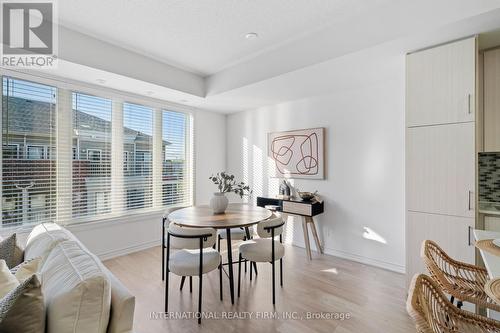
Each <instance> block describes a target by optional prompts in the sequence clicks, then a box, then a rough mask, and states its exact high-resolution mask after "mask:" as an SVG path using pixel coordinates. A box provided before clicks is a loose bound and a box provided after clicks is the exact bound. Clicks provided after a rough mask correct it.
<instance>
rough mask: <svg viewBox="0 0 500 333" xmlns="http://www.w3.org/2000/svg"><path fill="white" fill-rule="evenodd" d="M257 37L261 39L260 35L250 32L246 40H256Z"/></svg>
mask: <svg viewBox="0 0 500 333" xmlns="http://www.w3.org/2000/svg"><path fill="white" fill-rule="evenodd" d="M257 37H259V34H258V33H256V32H249V33H247V34H246V35H245V38H246V39H256V38H257Z"/></svg>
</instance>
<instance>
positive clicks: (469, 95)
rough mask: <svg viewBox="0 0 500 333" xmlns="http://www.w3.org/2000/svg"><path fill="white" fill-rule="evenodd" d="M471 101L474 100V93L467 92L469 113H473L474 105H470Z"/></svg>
mask: <svg viewBox="0 0 500 333" xmlns="http://www.w3.org/2000/svg"><path fill="white" fill-rule="evenodd" d="M471 101H472V95H471V94H467V114H472V107H471V105H470V103H471Z"/></svg>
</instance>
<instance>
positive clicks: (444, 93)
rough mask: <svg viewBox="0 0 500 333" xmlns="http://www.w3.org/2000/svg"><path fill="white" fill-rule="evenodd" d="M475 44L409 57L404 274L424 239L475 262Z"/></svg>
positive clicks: (414, 264) (414, 269) (416, 266)
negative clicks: (472, 233)
mask: <svg viewBox="0 0 500 333" xmlns="http://www.w3.org/2000/svg"><path fill="white" fill-rule="evenodd" d="M476 53H477V47H476V39H475V38H468V39H464V40H460V41H456V42H452V43H449V44H445V45H440V46H437V47H433V48H429V49H426V50H423V51H418V52H414V53H411V54H408V55H407V62H406V66H407V72H406V210H407V212H406V228H405V230H406V272H407V281H408V282H409V281H410V280H411V278H412V277H413V275H414V274H416V273H421V272H424V266H423V265H422V263H421V259H420V247H421V244H422V241H423V240H425V239H431V240H434V241H436V242H437V243H438V244H439V245H440V246H441V247H442V248H443V249H444V250H445V251H446V252H447V253H449V254H450V255H451V256H452V257H453V258H456V259H457V260H461V261H464V262H469V263H474V246H473V245H472V235H471V231H472V228H473V227H474V225H475V201H476V199H475V178H476V176H475V165H476V162H475V156H476V148H475V86H476V82H475V81H476V79H475V78H476V58H477V56H476Z"/></svg>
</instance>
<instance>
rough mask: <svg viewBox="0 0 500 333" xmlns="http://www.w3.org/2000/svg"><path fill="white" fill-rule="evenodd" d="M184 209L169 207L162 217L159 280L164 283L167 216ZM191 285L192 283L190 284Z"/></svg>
mask: <svg viewBox="0 0 500 333" xmlns="http://www.w3.org/2000/svg"><path fill="white" fill-rule="evenodd" d="M182 208H184V207H182V206H181V207H170V208H167V209H166V210H165V213H164V214H163V217H162V219H161V280H162V281H165V251H166V249H167V246H166V243H165V231H166V229H167V226H168V224H169V223H170V221H169V220H168V215H170V213H173V212H175V211H176V210H179V209H182ZM190 282H191V281H190ZM183 283H184V280H182V282H181V290H182V285H183ZM191 284H192V282H191Z"/></svg>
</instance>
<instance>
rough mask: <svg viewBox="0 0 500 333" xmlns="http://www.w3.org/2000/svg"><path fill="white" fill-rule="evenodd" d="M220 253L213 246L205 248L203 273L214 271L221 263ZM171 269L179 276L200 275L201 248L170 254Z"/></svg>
mask: <svg viewBox="0 0 500 333" xmlns="http://www.w3.org/2000/svg"><path fill="white" fill-rule="evenodd" d="M220 260H221V259H220V253H219V252H217V251H216V250H214V249H212V248H208V249H204V250H203V274H205V273H208V272H210V271H213V270H214V269H216V268H217V267H219V264H220ZM168 266H169V269H170V271H171V272H172V273H174V274H176V275H179V276H192V275H198V274H199V271H200V250H178V251H176V252H175V253H173V254H171V255H170V262H169V265H168Z"/></svg>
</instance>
